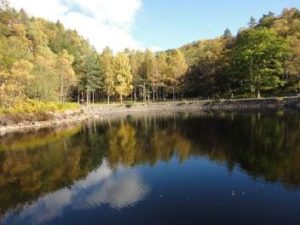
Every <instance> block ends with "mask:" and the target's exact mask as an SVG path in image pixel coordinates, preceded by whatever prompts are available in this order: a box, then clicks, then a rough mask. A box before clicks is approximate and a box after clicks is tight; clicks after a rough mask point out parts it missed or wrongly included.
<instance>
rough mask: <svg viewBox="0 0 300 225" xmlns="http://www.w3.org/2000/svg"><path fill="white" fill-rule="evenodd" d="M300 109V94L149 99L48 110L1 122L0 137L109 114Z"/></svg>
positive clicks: (104, 116)
mask: <svg viewBox="0 0 300 225" xmlns="http://www.w3.org/2000/svg"><path fill="white" fill-rule="evenodd" d="M289 108H296V109H300V96H296V97H285V98H262V99H232V100H190V101H189V100H184V101H174V102H150V103H132V105H131V104H130V105H129V104H123V105H121V104H118V103H114V104H111V105H97V104H96V105H90V106H88V107H87V106H84V107H82V108H81V109H78V110H73V111H66V112H60V113H49V115H50V119H49V120H45V121H26V120H25V121H22V122H19V123H16V124H11V125H7V126H3V125H0V137H3V136H5V135H6V134H9V133H16V132H26V131H32V130H39V129H42V128H51V127H61V126H67V125H71V124H75V123H80V122H83V121H88V120H91V119H105V118H107V117H111V116H114V117H115V116H124V115H125V116H127V115H130V114H133V115H134V114H140V113H150V114H151V113H158V112H163V113H168V112H192V111H199V112H201V111H245V110H246V111H249V110H250V111H251V110H277V109H278V110H280V109H289Z"/></svg>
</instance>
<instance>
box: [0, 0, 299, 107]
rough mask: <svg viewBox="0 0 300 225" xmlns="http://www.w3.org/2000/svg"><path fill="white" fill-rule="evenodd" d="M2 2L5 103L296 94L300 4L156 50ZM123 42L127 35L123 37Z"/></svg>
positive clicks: (0, 91)
mask: <svg viewBox="0 0 300 225" xmlns="http://www.w3.org/2000/svg"><path fill="white" fill-rule="evenodd" d="M0 2H1V5H0V107H1V108H3V109H5V108H10V107H14V106H15V105H17V104H19V103H24V102H32V101H37V102H78V103H87V104H88V103H95V102H107V103H110V102H111V101H121V103H122V102H123V101H164V100H175V99H185V98H197V99H220V98H250V97H257V98H260V97H261V96H263V97H267V96H287V95H296V94H297V93H298V92H299V90H300V11H299V10H298V9H296V8H291V9H284V10H283V11H282V13H281V15H275V14H274V13H272V12H269V13H268V14H266V15H263V16H262V18H261V19H259V20H258V21H256V19H254V18H250V21H249V24H248V25H247V27H244V28H241V29H240V30H239V32H238V34H237V35H232V33H231V31H230V30H229V29H226V30H225V32H224V34H222V35H221V36H219V37H217V38H215V39H210V40H200V41H196V42H193V43H191V44H187V45H185V46H182V47H180V48H178V49H170V50H167V51H161V52H152V51H151V50H149V49H147V50H145V51H140V50H131V49H125V50H124V51H123V52H118V53H114V52H113V51H112V50H111V49H109V48H108V47H107V48H105V49H104V50H103V51H102V52H97V51H96V49H95V48H94V47H93V46H92V45H91V44H90V43H89V41H88V40H86V39H84V38H83V37H82V36H80V34H79V33H78V32H77V31H75V30H68V29H66V28H65V27H64V26H63V25H62V23H60V21H57V22H56V23H53V22H50V21H47V20H44V19H42V18H35V17H32V16H30V15H28V14H27V13H26V12H25V11H24V10H20V11H17V10H15V9H14V8H11V7H10V6H9V3H8V1H6V0H1V1H0ZM121 41H122V40H121Z"/></svg>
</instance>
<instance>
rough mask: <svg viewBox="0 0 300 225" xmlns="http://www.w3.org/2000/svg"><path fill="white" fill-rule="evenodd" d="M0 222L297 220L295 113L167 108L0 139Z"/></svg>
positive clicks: (145, 224)
mask: <svg viewBox="0 0 300 225" xmlns="http://www.w3.org/2000/svg"><path fill="white" fill-rule="evenodd" d="M0 224H1V225H2V224H3V225H8V224H9V225H10V224H16V225H27V224H28V225H29V224H41V225H46V224H47V225H58V224H61V225H86V224H89V225H94V224H95V225H96V224H97V225H99V224H103V225H115V224H117V225H168V224H171V225H181V224H183V225H194V224H205V225H210V224H222V225H227V224H228V225H243V224H251V225H276V224H278V225H279V224H280V225H282V224H284V225H289V224H293V225H299V224H300V114H299V113H297V112H285V113H283V112H265V113H217V114H212V113H208V114H204V113H202V114H194V113H177V114H176V113H174V114H170V115H168V116H162V115H148V116H147V115H145V116H137V117H127V118H123V119H114V120H109V119H107V120H102V121H98V122H89V123H87V124H82V125H78V126H75V127H72V128H65V129H62V128H60V129H50V130H41V131H39V132H35V133H28V134H13V135H10V136H6V137H4V138H1V139H0Z"/></svg>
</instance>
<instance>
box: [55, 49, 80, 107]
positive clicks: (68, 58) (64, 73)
mask: <svg viewBox="0 0 300 225" xmlns="http://www.w3.org/2000/svg"><path fill="white" fill-rule="evenodd" d="M73 60H74V57H73V56H72V55H69V53H68V52H67V51H66V50H63V51H62V52H61V53H59V54H58V56H57V63H56V72H57V74H58V76H59V92H60V95H59V99H60V101H61V102H64V101H65V100H66V97H67V95H68V92H69V90H70V87H71V86H73V85H75V84H76V76H75V72H74V70H73V68H72V63H73Z"/></svg>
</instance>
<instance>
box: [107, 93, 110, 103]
mask: <svg viewBox="0 0 300 225" xmlns="http://www.w3.org/2000/svg"><path fill="white" fill-rule="evenodd" d="M109 98H110V96H109V95H107V104H109V103H110V99H109Z"/></svg>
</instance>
